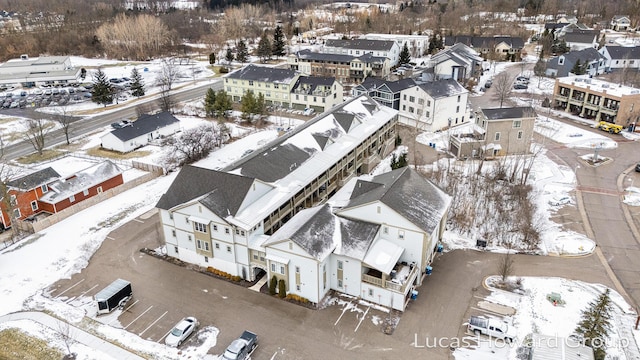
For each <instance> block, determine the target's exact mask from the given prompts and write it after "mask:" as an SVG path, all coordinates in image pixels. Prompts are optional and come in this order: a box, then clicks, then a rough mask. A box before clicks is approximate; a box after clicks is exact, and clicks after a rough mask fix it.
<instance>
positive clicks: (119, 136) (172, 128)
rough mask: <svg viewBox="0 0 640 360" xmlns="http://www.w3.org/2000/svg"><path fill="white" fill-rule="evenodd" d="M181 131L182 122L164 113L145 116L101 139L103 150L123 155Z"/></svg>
mask: <svg viewBox="0 0 640 360" xmlns="http://www.w3.org/2000/svg"><path fill="white" fill-rule="evenodd" d="M178 131H180V120H178V119H177V118H176V117H175V116H173V115H172V114H171V113H169V112H167V111H164V112H161V113H158V114H145V115H142V116H140V117H139V118H138V119H137V120H136V121H133V122H131V123H127V124H126V125H124V126H122V127H121V128H119V129H115V130H113V131H111V132H110V133H108V134H106V135H104V136H102V137H101V138H100V141H101V146H102V148H103V149H107V150H115V151H119V152H122V153H126V152H129V151H133V150H135V149H137V148H140V147H143V146H145V145H147V144H149V143H150V142H151V141H153V140H155V139H160V138H163V137H165V136H171V135H173V134H175V133H177V132H178Z"/></svg>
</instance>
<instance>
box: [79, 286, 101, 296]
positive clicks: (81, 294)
mask: <svg viewBox="0 0 640 360" xmlns="http://www.w3.org/2000/svg"><path fill="white" fill-rule="evenodd" d="M97 286H98V284H95V285H93V287H91V289H89V290H87V291H85V292H82V293H80V295H78V296H84V295H85V294H86V293H88V292H89V291H91V290H93V289H95V288H96V287H97Z"/></svg>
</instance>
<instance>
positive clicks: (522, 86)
mask: <svg viewBox="0 0 640 360" xmlns="http://www.w3.org/2000/svg"><path fill="white" fill-rule="evenodd" d="M527 87H528V86H527V85H526V84H519V83H518V84H515V85H513V88H514V89H516V90H524V89H526V88H527Z"/></svg>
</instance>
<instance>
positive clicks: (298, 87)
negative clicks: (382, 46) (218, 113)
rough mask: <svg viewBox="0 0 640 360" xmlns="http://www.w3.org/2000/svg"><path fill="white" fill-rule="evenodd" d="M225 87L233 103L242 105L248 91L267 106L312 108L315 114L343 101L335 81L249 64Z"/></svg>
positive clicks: (333, 79)
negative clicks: (240, 102)
mask: <svg viewBox="0 0 640 360" xmlns="http://www.w3.org/2000/svg"><path fill="white" fill-rule="evenodd" d="M224 83H225V90H226V92H227V94H229V95H230V96H231V98H232V99H233V100H234V101H241V100H242V97H243V96H244V94H245V93H246V92H247V91H251V92H253V93H254V94H255V95H256V96H257V95H259V94H262V95H263V96H264V99H265V103H266V104H267V105H273V106H276V107H282V108H295V109H305V108H313V109H314V110H315V111H317V112H323V111H327V110H328V109H330V108H332V107H333V106H335V105H336V104H339V103H341V102H342V101H343V88H342V84H341V83H340V82H339V81H337V80H336V78H335V77H328V76H304V75H302V74H301V73H300V72H299V71H295V70H291V69H278V68H272V67H266V66H256V65H252V64H250V65H247V66H245V67H244V68H242V69H240V70H238V71H236V72H233V73H231V74H229V76H228V77H226V78H225V79H224ZM309 91H311V93H309ZM305 93H306V95H305ZM305 96H306V97H305Z"/></svg>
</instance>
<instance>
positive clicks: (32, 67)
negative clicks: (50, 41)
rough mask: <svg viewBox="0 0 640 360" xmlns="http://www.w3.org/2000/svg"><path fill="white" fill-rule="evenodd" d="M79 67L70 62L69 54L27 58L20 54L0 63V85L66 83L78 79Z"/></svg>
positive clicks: (25, 85) (27, 85) (30, 85)
mask: <svg viewBox="0 0 640 360" xmlns="http://www.w3.org/2000/svg"><path fill="white" fill-rule="evenodd" d="M80 72H81V69H80V68H76V67H74V66H73V64H72V63H71V57H70V56H41V57H37V58H29V56H27V55H22V56H21V57H20V58H19V59H11V60H8V61H7V62H5V63H3V64H0V85H18V84H19V85H21V86H24V87H32V86H40V85H53V84H68V83H74V82H77V81H79V80H80Z"/></svg>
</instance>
